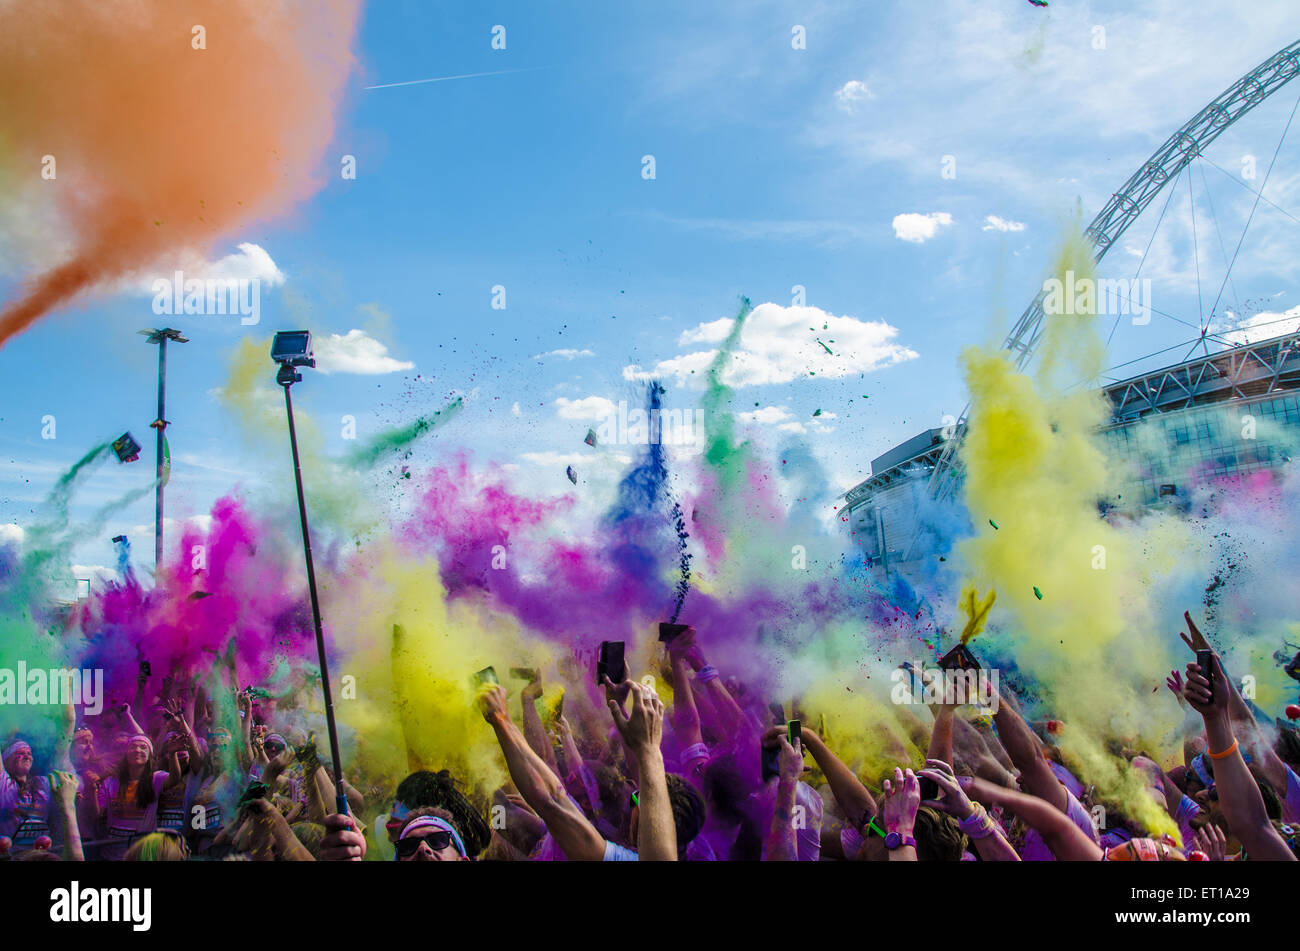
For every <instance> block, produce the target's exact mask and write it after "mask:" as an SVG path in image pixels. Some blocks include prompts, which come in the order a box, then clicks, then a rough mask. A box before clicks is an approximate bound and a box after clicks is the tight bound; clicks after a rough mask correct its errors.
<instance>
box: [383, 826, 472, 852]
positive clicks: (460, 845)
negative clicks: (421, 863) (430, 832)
mask: <svg viewBox="0 0 1300 951" xmlns="http://www.w3.org/2000/svg"><path fill="white" fill-rule="evenodd" d="M428 828H434V829H441V830H442V831H443V832H450V833H451V841H452V842H453V843H454V844H455V846H456V851H457V852H459V853H460V854H461V857H462V858H469V853H468V852H466V851H465V843H464V842H462V841H461V840H460V833H459V832H457V831H456V827H455V826H453V825H452V824H451V823H450V822H448V821H447V820H446V819H443V818H441V817H440V816H420V817H419V818H417V819H412V820H411V821H410V823H409V824H408V825H407V826H406V828H405V829H403V830H402V834H401V835H400V836H398V837H397V838H398V839H399V840H401V839H405V838H406V837H407V836H409V835H410V834H411V833H412V832H414V831H415V830H416V829H428Z"/></svg>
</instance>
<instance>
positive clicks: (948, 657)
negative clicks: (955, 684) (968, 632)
mask: <svg viewBox="0 0 1300 951" xmlns="http://www.w3.org/2000/svg"><path fill="white" fill-rule="evenodd" d="M939 666H940V667H942V668H943V669H944V670H979V669H980V662H979V659H978V658H977V657H976V656H975V655H974V654H973V653H971V649H970V648H969V647H967V646H966V645H965V644H958V645H957V646H956V647H954V648H953V649H952V650H950V651H948V653H946V654H944V655H943V656H942V657H941V658H939Z"/></svg>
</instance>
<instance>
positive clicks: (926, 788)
mask: <svg viewBox="0 0 1300 951" xmlns="http://www.w3.org/2000/svg"><path fill="white" fill-rule="evenodd" d="M916 778H917V779H918V780H920V782H921V801H922V802H925V801H927V800H930V799H939V798H940V797H941V796H942V795H943V793H942V792H940V790H939V784H938V783H936V782H935V781H934V780H933V779H931V778H930V777H929V776H918V777H916Z"/></svg>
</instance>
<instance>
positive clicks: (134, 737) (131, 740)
mask: <svg viewBox="0 0 1300 951" xmlns="http://www.w3.org/2000/svg"><path fill="white" fill-rule="evenodd" d="M136 740H144V743H145V746H147V747H149V755H150V756H153V740H151V739H149V737H147V736H145V735H144V734H143V733H135V734H132V735H131V736H130V737H129V738H128V739H127V741H126V745H127V746H130V745H131V744H132V743H134V742H135V741H136Z"/></svg>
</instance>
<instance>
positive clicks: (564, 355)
mask: <svg viewBox="0 0 1300 951" xmlns="http://www.w3.org/2000/svg"><path fill="white" fill-rule="evenodd" d="M595 355H596V353H595V351H593V350H548V351H546V353H537V354H534V355H533V359H534V360H545V359H546V358H547V357H559V358H560V359H562V360H573V359H574V358H576V357H594V356H595Z"/></svg>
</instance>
